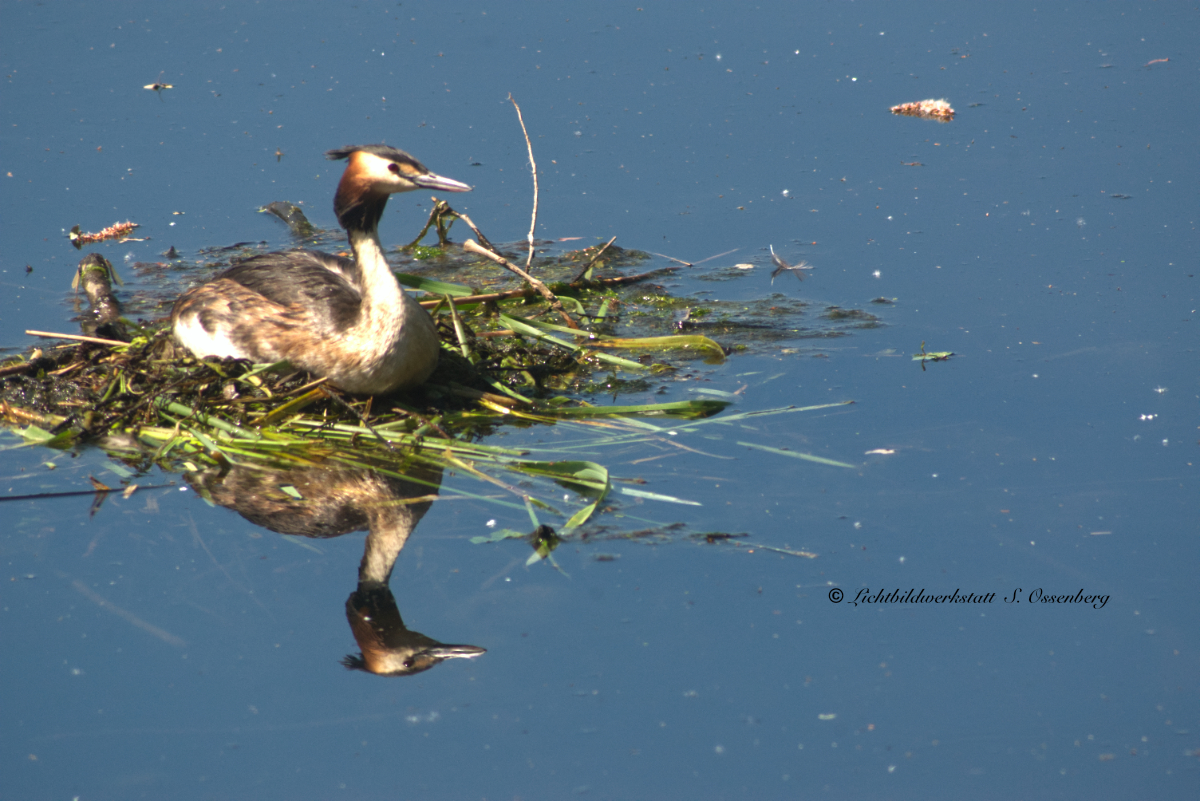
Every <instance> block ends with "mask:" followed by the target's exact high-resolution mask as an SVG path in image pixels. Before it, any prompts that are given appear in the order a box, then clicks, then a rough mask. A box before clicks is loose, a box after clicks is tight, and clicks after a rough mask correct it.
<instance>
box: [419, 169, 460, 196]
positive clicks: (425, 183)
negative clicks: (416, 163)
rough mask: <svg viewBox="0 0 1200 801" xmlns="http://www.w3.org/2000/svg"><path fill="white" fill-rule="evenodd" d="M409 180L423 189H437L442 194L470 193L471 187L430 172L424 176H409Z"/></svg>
mask: <svg viewBox="0 0 1200 801" xmlns="http://www.w3.org/2000/svg"><path fill="white" fill-rule="evenodd" d="M409 180H411V181H412V182H413V183H415V184H416V185H417V186H420V187H421V188H423V189H439V190H441V191H443V192H470V191H471V187H469V186H467V185H466V184H464V183H462V182H461V181H456V180H454V179H453V178H446V177H443V176H441V175H434V174H433V173H431V172H430V173H426V174H425V175H417V176H409Z"/></svg>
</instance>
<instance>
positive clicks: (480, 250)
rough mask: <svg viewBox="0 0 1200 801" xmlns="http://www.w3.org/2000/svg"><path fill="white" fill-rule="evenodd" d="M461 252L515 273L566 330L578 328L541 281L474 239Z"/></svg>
mask: <svg viewBox="0 0 1200 801" xmlns="http://www.w3.org/2000/svg"><path fill="white" fill-rule="evenodd" d="M463 250H465V251H468V252H470V253H476V254H478V255H480V256H486V257H487V258H489V259H491V260H492V261H494V262H496V263H497V264H499V265H501V266H503V267H507V268H508V269H510V270H512V271H513V272H514V273H516V274H517V275H519V276H521V277H522V278H524V279H525V280H526V281H528V282H529V284H530V286H532V287H533V288H534V289H536V290H537V291H538V292H539V293H541V295H542V297H543V298H545V299H546V301H547V302H548V303H549V304H550V305H551V306H552V307H553V308H554V310H555V311H556V312H558V313H559V314H560V315H562V318H563V320H565V321H566V323H567V327H568V328H576V329H577V328H579V326H578V325H577V324H576V323H575V321H574V320H572V319H571V315H569V314H567V310H566V309H564V308H563V305H562V302H560V301H559V299H558V298H556V297H554V293H553V292H551V291H550V288H549V287H548V286H546V285H545V284H543V283H542V282H541V281H539V280H538V279H536V278H534V277H533V276H532V275H530V274H529V273H527V272H525V271H524V270H522V269H521V268H520V267H518V266H517V265H515V264H513V263H512V262H511V261H509V260H508V259H506V258H504V257H503V256H501V255H500V254H498V253H493V252H492V251H490V250H488V249H487V248H484V247H480V245H479V243H478V242H476V241H475V240H474V239H468V240H467V241H466V242H463ZM459 302H460V303H461V302H462V300H461V299H460V300H459Z"/></svg>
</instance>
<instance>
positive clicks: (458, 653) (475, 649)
mask: <svg viewBox="0 0 1200 801" xmlns="http://www.w3.org/2000/svg"><path fill="white" fill-rule="evenodd" d="M486 653H487V649H486V648H480V647H479V646H478V645H439V646H437V647H436V648H427V649H425V650H424V651H422V652H421V654H420V655H421V656H430V657H434V658H436V659H437V660H438V661H439V662H440V661H442V660H443V659H470V658H472V657H476V656H479V655H480V654H486Z"/></svg>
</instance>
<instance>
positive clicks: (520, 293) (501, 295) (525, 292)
mask: <svg viewBox="0 0 1200 801" xmlns="http://www.w3.org/2000/svg"><path fill="white" fill-rule="evenodd" d="M463 249H464V250H465V249H466V246H465V245H464V246H463ZM678 269H679V268H678V267H660V268H658V269H657V270H651V271H650V272H648V273H638V274H637V275H620V276H617V277H616V278H596V279H593V280H592V282H591V283H593V284H598V285H600V286H620V285H622V284H635V283H637V282H638V281H645V280H646V279H647V278H653V277H655V276H657V275H663V274H669V273H673V272H675V271H676V270H678ZM572 286H574V282H572ZM536 294H538V291H537V290H536V289H534V288H533V287H529V286H523V287H521V288H520V289H510V290H508V291H507V292H488V293H487V294H484V295H460V296H459V297H457V298H455V299H454V302H455V303H457V304H459V305H462V304H463V303H487V302H488V301H492V300H509V299H510V298H528V297H531V296H533V295H536ZM444 302H445V301H443V300H441V299H438V300H423V301H421V306H422V307H423V308H426V309H434V308H437V306H438V304H439V303H444ZM477 336H482V335H477Z"/></svg>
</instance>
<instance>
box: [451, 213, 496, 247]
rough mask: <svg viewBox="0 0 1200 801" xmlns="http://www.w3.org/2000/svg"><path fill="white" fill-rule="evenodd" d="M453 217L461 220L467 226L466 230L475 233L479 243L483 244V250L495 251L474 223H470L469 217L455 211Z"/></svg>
mask: <svg viewBox="0 0 1200 801" xmlns="http://www.w3.org/2000/svg"><path fill="white" fill-rule="evenodd" d="M452 211H453V209H452ZM454 216H456V217H458V219H460V220H462V221H463V222H465V223H466V224H467V227H468V228H470V229H471V230H472V231H474V232H475V236H477V237H479V241H480V242H481V243H483V246H484V247H485V248H487V249H488V250H495V249H496V246H495V245H493V244H492V243H491V242H490V241H489V240H488V238H487V237H486V236H484V235H483V232H482V231H480V230H479V229H478V228H477V227H476V226H475V223H473V222H471V218H470V217H468V216H467V215H465V214H463V213H462V212H460V211H455V212H454Z"/></svg>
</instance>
